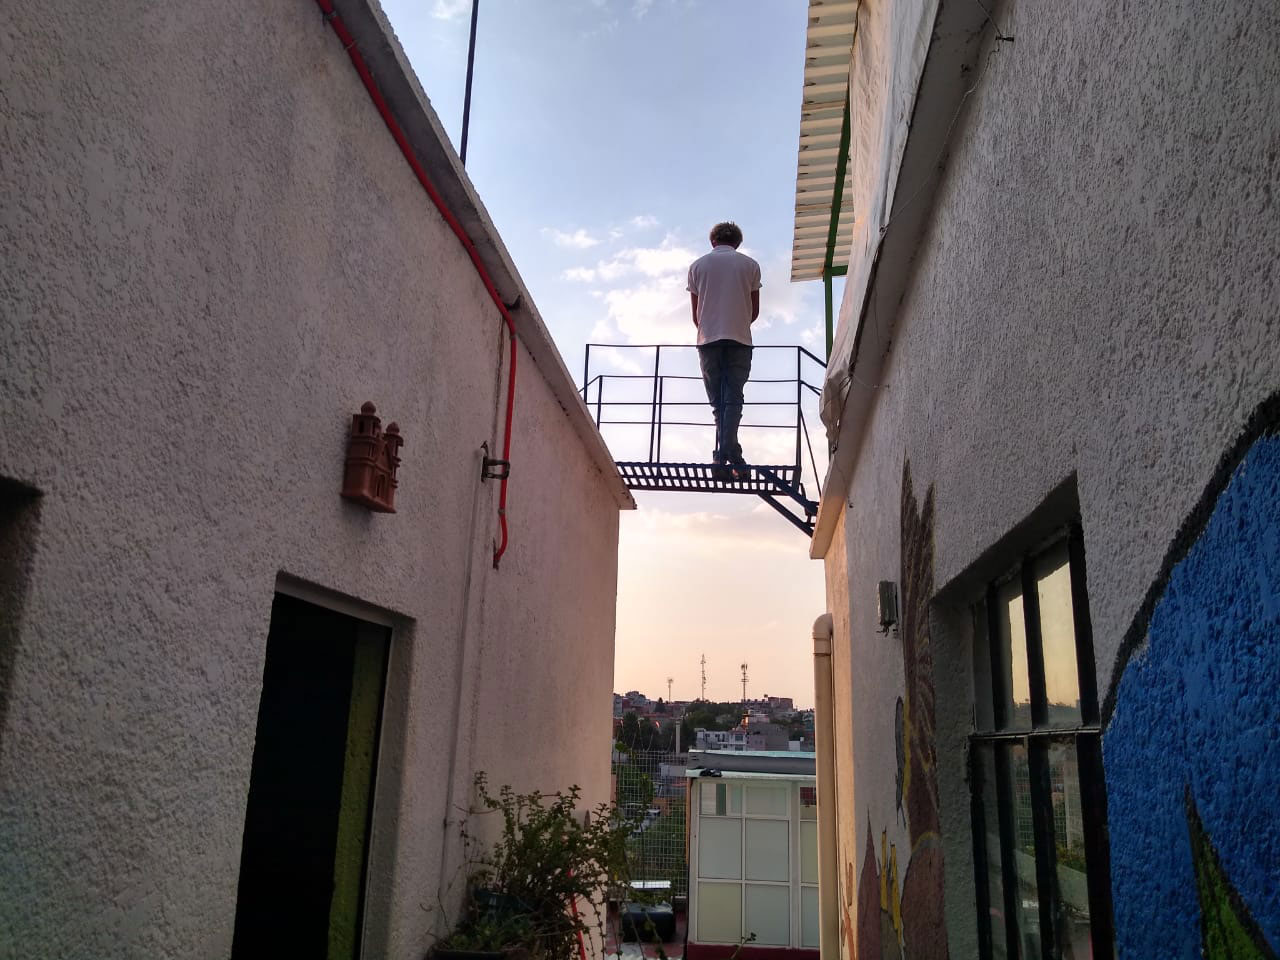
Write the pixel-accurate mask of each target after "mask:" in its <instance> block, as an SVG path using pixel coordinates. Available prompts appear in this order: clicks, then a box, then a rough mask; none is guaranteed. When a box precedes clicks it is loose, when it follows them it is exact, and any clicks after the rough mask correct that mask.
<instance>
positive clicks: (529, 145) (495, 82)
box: [383, 0, 839, 705]
mask: <svg viewBox="0 0 1280 960" xmlns="http://www.w3.org/2000/svg"><path fill="white" fill-rule="evenodd" d="M383 6H384V8H385V10H386V12H387V15H388V17H389V18H390V20H391V22H392V25H393V27H394V28H395V30H396V33H397V35H398V36H399V38H400V42H401V43H402V44H403V46H404V48H405V51H406V53H407V54H408V56H409V59H410V61H411V63H412V65H413V67H414V70H415V71H416V72H417V74H418V77H419V79H420V81H421V82H422V85H423V88H424V89H425V90H426V92H427V95H428V97H430V98H431V101H432V105H433V106H434V107H435V109H436V111H437V112H438V113H439V114H440V118H441V120H442V121H443V122H444V125H445V127H446V129H447V130H448V132H449V134H450V136H451V137H452V138H453V140H454V143H455V145H456V144H457V143H458V142H459V139H460V133H461V126H462V102H463V88H464V80H465V70H466V55H467V32H468V28H469V20H470V11H471V2H470V0H383ZM806 11H807V4H806V3H804V2H803V0H739V2H735V3H733V4H728V3H722V2H721V3H717V2H711V0H707V2H693V0H556V2H554V3H550V2H545V0H481V4H480V22H479V32H478V43H477V54H476V67H475V81H474V89H473V94H472V113H471V127H470V134H469V144H468V158H467V160H468V162H467V170H468V173H469V174H470V176H471V178H472V180H473V181H474V182H475V184H476V187H477V189H478V190H479V192H480V195H481V197H482V199H483V200H484V203H485V205H486V206H487V208H488V210H489V212H490V214H491V215H492V216H493V219H494V221H495V223H496V224H497V226H498V229H499V230H500V231H501V233H502V236H503V239H504V240H505V242H506V244H507V247H508V248H509V249H510V250H511V253H512V256H513V257H514V258H515V261H516V265H517V267H518V268H519V270H520V272H521V274H522V275H523V277H524V279H525V282H526V283H527V284H528V286H529V289H530V291H531V293H532V294H533V298H534V300H535V302H536V303H537V305H538V308H539V310H540V311H541V313H542V316H543V317H544V319H545V320H546V322H547V325H548V327H549V328H550V330H551V332H552V334H553V335H554V337H555V339H556V342H557V344H558V346H559V348H560V352H561V354H562V355H563V356H564V358H565V363H566V365H567V366H568V367H569V369H570V370H571V371H574V372H575V375H580V373H579V371H581V369H582V362H583V348H584V344H585V343H586V342H588V341H593V342H597V343H616V344H650V343H689V342H691V341H692V334H693V328H692V325H691V324H690V321H689V316H688V314H689V308H688V294H687V293H686V292H685V273H686V271H687V269H688V265H689V263H690V262H691V261H692V260H693V259H694V258H696V257H698V256H700V255H701V254H702V253H703V252H705V251H706V250H707V249H708V245H707V240H706V236H707V231H708V229H709V228H710V226H711V225H712V224H713V223H715V222H717V221H718V220H725V219H732V220H735V221H736V222H737V223H738V224H739V225H740V226H741V227H742V229H743V232H744V234H745V237H746V240H745V243H744V246H743V249H744V251H746V252H748V253H750V254H751V255H752V256H754V257H755V258H756V259H757V260H759V261H760V264H761V267H762V272H763V280H764V288H763V290H762V293H761V318H760V320H759V321H757V323H756V325H755V328H754V336H755V341H756V343H757V344H758V345H763V344H786V345H791V344H802V345H804V346H806V347H808V348H809V349H810V350H813V351H814V352H815V353H818V354H819V355H821V351H822V325H823V307H822V288H821V285H820V284H818V283H807V284H798V285H793V284H791V283H790V282H789V281H788V265H789V262H790V253H791V225H792V212H793V211H792V204H793V194H794V187H795V167H796V141H797V136H798V130H799V120H800V118H799V113H800V83H801V77H802V73H803V67H804V43H805V18H806ZM836 296H837V302H838V297H839V291H837V294H836ZM686 352H687V353H689V354H690V355H689V356H688V357H687V358H685V361H684V362H685V363H686V364H687V368H686V369H684V370H682V371H681V372H686V373H688V372H692V371H693V369H694V366H693V357H692V354H691V351H686ZM756 353H757V363H756V370H755V372H757V373H761V374H762V373H763V371H765V370H766V369H767V368H768V366H769V364H770V362H771V361H770V360H766V359H764V354H765V353H769V352H767V351H759V350H758V351H757V352H756ZM781 354H782V351H777V352H776V353H772V356H771V360H772V362H774V363H776V362H777V360H778V359H780V357H781ZM598 356H599V359H600V361H601V362H602V363H605V364H609V365H611V366H610V367H609V368H608V369H612V370H615V371H619V372H621V371H624V370H629V369H633V368H635V367H637V366H639V367H648V366H651V364H652V357H653V355H652V353H651V352H648V353H642V352H641V353H636V352H632V353H630V354H629V353H627V352H619V353H615V354H612V355H609V356H605V355H598ZM678 362H680V361H679V360H674V363H678ZM790 363H792V364H794V356H793V355H792V359H791V360H790ZM593 367H594V362H593ZM665 368H666V364H665V362H664V369H665ZM673 369H674V366H673ZM792 373H794V368H792ZM782 375H784V376H785V375H786V374H785V373H784V374H782ZM809 380H810V382H815V383H820V382H821V377H820V375H819V374H818V372H817V371H812V372H811V375H810V376H809ZM688 386H691V387H692V388H693V389H694V390H695V391H699V390H700V385H699V384H697V383H696V382H692V383H690V384H688ZM758 389H764V388H763V387H762V388H758ZM688 399H690V400H694V399H702V397H701V396H700V395H698V394H697V393H695V394H690V395H689V397H688ZM748 399H751V397H750V396H749V397H748ZM769 399H773V398H772V397H770V398H769ZM517 402H518V400H517ZM695 409H696V415H697V416H698V417H701V418H709V411H707V410H705V409H704V408H690V411H691V412H690V417H689V418H690V419H693V416H694V413H693V411H694V410H695ZM769 415H770V414H769V412H768V408H760V413H759V416H758V419H763V418H764V417H766V416H769ZM790 415H791V414H790V413H789V412H788V413H785V416H788V417H789V416H790ZM641 416H647V411H645V412H644V413H642V414H641ZM809 425H810V428H811V430H813V429H814V428H815V427H817V429H816V430H815V431H814V443H815V450H816V451H817V453H818V455H819V456H821V454H822V450H821V449H820V448H821V441H820V439H819V438H820V437H821V428H820V426H819V425H818V424H817V420H816V416H815V415H814V413H813V406H812V404H810V406H809ZM606 439H608V440H609V441H610V444H611V445H612V446H613V448H614V452H615V455H617V456H618V457H619V458H620V459H627V458H629V457H630V456H631V455H632V454H631V452H630V451H631V449H632V446H633V445H634V444H635V443H636V442H637V441H638V440H642V442H643V443H644V444H646V445H647V430H646V431H645V432H644V437H643V438H640V437H638V436H637V435H636V433H635V432H634V430H631V429H630V428H615V429H613V430H612V431H606ZM712 441H713V437H712V434H711V432H710V430H700V429H694V428H688V429H685V430H683V431H672V432H671V434H670V435H668V436H667V437H666V438H665V440H664V446H665V447H667V450H668V451H669V453H668V456H669V457H670V458H671V459H691V460H699V461H706V460H708V459H709V454H710V448H711V446H712ZM793 444H794V433H792V432H789V431H786V430H782V431H769V430H756V431H748V430H744V431H743V445H744V447H745V448H746V449H745V453H746V455H747V458H748V459H749V460H753V461H754V462H773V463H786V462H789V461H790V460H791V459H792V458H793V456H794V449H793V447H792V445H793ZM753 451H754V453H753ZM513 453H514V454H516V455H517V456H518V450H516V451H513ZM641 456H643V454H641ZM806 456H807V455H806ZM821 466H822V461H819V467H820V468H821ZM512 493H513V496H514V495H516V491H515V489H514V486H513V491H512ZM809 494H810V496H814V497H816V491H814V490H813V489H812V480H810V490H809ZM636 499H637V502H638V503H639V510H637V511H635V512H631V513H625V514H623V517H622V533H621V544H620V559H619V583H618V630H617V657H616V669H615V689H616V690H618V691H619V692H622V691H625V690H630V689H639V690H642V691H644V692H646V693H647V694H648V695H650V696H652V697H657V696H664V697H665V696H666V692H667V685H666V678H667V677H668V676H670V677H673V678H674V688H673V693H674V696H675V698H676V699H691V698H693V697H696V696H697V695H698V693H699V669H700V668H699V658H700V656H701V655H702V654H704V653H705V654H706V657H707V680H708V682H707V696H708V697H709V698H711V699H736V698H738V697H739V696H741V683H740V672H739V669H738V665H739V664H740V663H742V662H744V661H745V662H747V663H748V664H749V665H750V667H749V676H750V682H749V685H748V694H749V695H750V696H762V695H764V694H766V693H767V694H773V695H775V696H792V697H795V699H796V701H797V703H798V704H804V705H811V704H812V702H813V691H812V687H813V675H812V659H811V652H812V645H811V641H810V639H809V636H810V627H811V625H812V623H813V620H814V618H815V617H816V616H817V615H818V614H820V613H821V612H822V611H823V610H824V609H825V604H824V600H823V589H822V567H821V564H820V563H819V562H817V561H812V560H809V559H808V555H807V551H808V541H807V539H806V538H805V537H804V536H803V535H802V534H801V533H800V532H799V531H797V530H796V529H794V528H793V527H791V526H790V525H789V524H787V523H786V522H785V521H784V520H783V519H782V518H781V517H779V516H777V515H776V514H775V513H773V511H772V510H771V509H770V508H769V507H768V506H767V505H765V504H764V503H763V502H761V501H760V500H759V499H758V498H754V497H741V496H730V495H723V494H666V493H648V494H645V493H640V494H637V497H636Z"/></svg>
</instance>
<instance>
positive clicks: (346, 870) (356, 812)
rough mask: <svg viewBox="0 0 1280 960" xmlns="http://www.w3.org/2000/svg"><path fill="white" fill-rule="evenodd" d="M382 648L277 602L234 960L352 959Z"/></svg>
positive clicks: (348, 626)
mask: <svg viewBox="0 0 1280 960" xmlns="http://www.w3.org/2000/svg"><path fill="white" fill-rule="evenodd" d="M390 639H391V631H390V629H389V628H387V627H384V626H378V625H377V624H372V623H368V622H366V621H364V620H359V619H356V618H355V617H350V616H346V615H345V614H341V613H336V612H334V611H332V610H327V609H325V608H324V607H319V606H316V605H315V604H311V603H307V602H305V601H303V600H298V599H295V598H293V597H290V596H286V595H284V594H276V598H275V602H274V604H273V605H272V607H271V628H270V632H269V634H268V637H267V659H266V667H265V668H264V670H263V677H262V702H261V705H260V706H259V708H258V735H257V742H256V743H255V745H254V749H253V772H252V774H251V776H250V780H249V805H248V811H247V812H246V814H245V824H244V846H243V848H242V850H241V853H240V889H239V894H238V897H237V901H236V927H235V940H234V945H233V947H232V951H231V955H232V957H233V958H235V960H249V958H254V960H256V958H259V957H272V958H276V957H324V958H327V960H354V958H356V957H358V956H359V953H360V928H361V920H362V916H361V914H362V911H363V906H364V879H365V866H366V862H367V860H368V847H369V828H370V817H371V813H372V808H373V781H374V771H375V768H376V761H377V745H378V732H379V725H380V722H381V717H382V698H383V687H384V679H385V676H386V665H387V654H388V651H389V648H390Z"/></svg>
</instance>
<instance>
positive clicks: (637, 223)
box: [627, 213, 658, 230]
mask: <svg viewBox="0 0 1280 960" xmlns="http://www.w3.org/2000/svg"><path fill="white" fill-rule="evenodd" d="M627 223H629V224H630V225H631V226H632V227H633V228H635V229H636V230H648V229H649V228H651V227H656V226H657V225H658V218H657V217H651V216H649V214H647V213H641V214H638V215H637V216H634V217H632V218H631V219H630V220H628V221H627Z"/></svg>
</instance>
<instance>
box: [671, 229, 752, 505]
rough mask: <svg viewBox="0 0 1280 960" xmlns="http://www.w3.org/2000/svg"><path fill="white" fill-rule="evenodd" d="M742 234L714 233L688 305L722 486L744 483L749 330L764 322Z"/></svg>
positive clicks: (694, 274) (695, 271) (694, 272)
mask: <svg viewBox="0 0 1280 960" xmlns="http://www.w3.org/2000/svg"><path fill="white" fill-rule="evenodd" d="M741 245H742V230H740V229H739V228H738V225H737V224H736V223H717V224H716V225H715V226H714V227H712V228H711V252H710V253H708V254H706V255H705V256H701V257H699V258H698V259H697V260H695V261H693V264H692V265H691V266H690V267H689V286H688V290H689V301H690V305H691V306H692V308H693V325H694V326H695V327H697V328H698V362H699V364H700V365H701V367H702V381H703V383H704V384H706V387H707V399H708V400H710V401H711V410H712V412H713V413H714V414H715V420H716V448H715V450H714V451H713V452H712V454H711V456H712V459H713V461H714V463H715V466H714V467H713V468H712V475H713V476H714V477H715V478H716V479H718V480H746V479H748V478H749V477H750V475H751V471H750V469H749V468H748V467H747V464H746V461H745V460H743V459H742V445H741V444H739V443H738V424H739V423H740V422H741V421H742V402H743V401H742V389H743V387H744V386H745V385H746V382H747V377H748V376H749V375H750V373H751V324H752V323H754V322H755V319H756V317H758V316H760V264H758V263H756V262H755V261H754V260H752V259H751V258H750V257H748V256H747V255H746V254H745V253H739V252H738V247H740V246H741Z"/></svg>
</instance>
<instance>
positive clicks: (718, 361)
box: [698, 340, 751, 463]
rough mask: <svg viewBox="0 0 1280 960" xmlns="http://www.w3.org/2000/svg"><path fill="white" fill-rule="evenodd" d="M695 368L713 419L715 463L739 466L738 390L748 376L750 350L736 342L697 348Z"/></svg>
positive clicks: (706, 344)
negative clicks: (714, 420)
mask: <svg viewBox="0 0 1280 960" xmlns="http://www.w3.org/2000/svg"><path fill="white" fill-rule="evenodd" d="M698 364H699V365H700V366H701V367H702V382H703V384H704V385H705V386H706V388H707V399H708V400H709V401H710V402H711V412H712V413H713V414H714V415H715V418H716V448H715V451H714V453H713V454H712V456H713V457H714V459H715V460H716V461H717V462H721V463H723V462H729V463H741V462H742V445H741V444H740V443H738V424H739V423H741V422H742V403H743V400H742V389H743V387H744V386H746V383H747V378H748V377H749V376H750V375H751V347H749V346H747V345H746V344H745V343H738V342H737V341H736V340H716V341H715V342H713V343H704V344H700V345H699V347H698Z"/></svg>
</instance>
